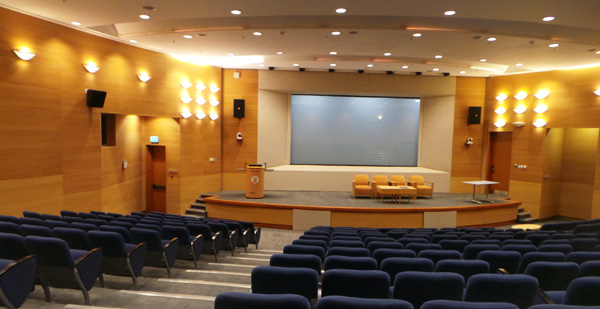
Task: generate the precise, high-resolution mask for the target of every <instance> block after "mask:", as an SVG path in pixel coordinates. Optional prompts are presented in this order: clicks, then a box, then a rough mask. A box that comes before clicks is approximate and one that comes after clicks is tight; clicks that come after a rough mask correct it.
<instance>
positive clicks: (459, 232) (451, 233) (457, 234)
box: [444, 231, 467, 239]
mask: <svg viewBox="0 0 600 309" xmlns="http://www.w3.org/2000/svg"><path fill="white" fill-rule="evenodd" d="M444 235H456V236H458V238H459V239H460V237H461V236H464V235H467V233H465V232H461V231H456V232H446V233H445V234H444Z"/></svg>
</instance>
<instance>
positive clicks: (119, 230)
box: [100, 225, 134, 244]
mask: <svg viewBox="0 0 600 309" xmlns="http://www.w3.org/2000/svg"><path fill="white" fill-rule="evenodd" d="M100 230H101V231H104V232H115V233H119V234H121V236H123V240H124V241H125V242H126V243H128V244H133V243H134V241H133V238H132V237H131V232H129V229H127V228H125V227H122V226H115V225H103V226H101V227H100Z"/></svg>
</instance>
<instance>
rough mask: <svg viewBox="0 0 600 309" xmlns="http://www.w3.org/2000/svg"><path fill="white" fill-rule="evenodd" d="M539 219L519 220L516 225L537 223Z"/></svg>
mask: <svg viewBox="0 0 600 309" xmlns="http://www.w3.org/2000/svg"><path fill="white" fill-rule="evenodd" d="M538 221H539V219H538V218H525V219H517V220H516V221H515V222H516V223H536V222H538Z"/></svg>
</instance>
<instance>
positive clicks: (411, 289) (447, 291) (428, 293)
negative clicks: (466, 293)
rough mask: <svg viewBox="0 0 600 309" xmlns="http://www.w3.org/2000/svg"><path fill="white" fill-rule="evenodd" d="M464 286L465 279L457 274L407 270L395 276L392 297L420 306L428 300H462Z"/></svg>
mask: <svg viewBox="0 0 600 309" xmlns="http://www.w3.org/2000/svg"><path fill="white" fill-rule="evenodd" d="M464 286H465V280H464V279H463V277H462V276H461V275H459V274H455V273H445V272H439V273H426V272H418V271H407V272H403V273H400V274H398V275H397V276H396V278H395V280H394V291H393V294H392V298H394V299H402V300H406V301H408V302H410V303H411V304H412V305H413V306H414V307H415V308H421V305H423V303H425V302H426V301H429V300H435V299H446V300H462V297H463V288H464Z"/></svg>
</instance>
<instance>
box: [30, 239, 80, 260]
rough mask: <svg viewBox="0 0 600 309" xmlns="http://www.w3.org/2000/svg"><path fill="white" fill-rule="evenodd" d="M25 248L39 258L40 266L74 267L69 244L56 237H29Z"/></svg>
mask: <svg viewBox="0 0 600 309" xmlns="http://www.w3.org/2000/svg"><path fill="white" fill-rule="evenodd" d="M25 248H27V251H29V252H30V253H31V254H34V255H35V256H36V258H37V262H38V264H40V265H44V266H48V267H70V266H73V265H74V264H73V258H72V257H71V251H70V250H69V245H67V242H66V241H64V240H62V239H60V238H54V237H40V236H27V237H25Z"/></svg>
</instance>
